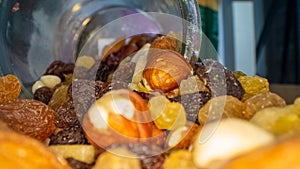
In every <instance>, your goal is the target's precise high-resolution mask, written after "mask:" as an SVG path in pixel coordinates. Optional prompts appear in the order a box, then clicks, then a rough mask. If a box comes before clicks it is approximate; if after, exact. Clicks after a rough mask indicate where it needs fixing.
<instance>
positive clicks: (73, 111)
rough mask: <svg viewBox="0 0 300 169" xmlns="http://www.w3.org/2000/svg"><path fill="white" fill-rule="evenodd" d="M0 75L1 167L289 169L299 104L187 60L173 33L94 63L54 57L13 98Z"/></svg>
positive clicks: (216, 66) (13, 84) (131, 44)
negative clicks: (27, 89)
mask: <svg viewBox="0 0 300 169" xmlns="http://www.w3.org/2000/svg"><path fill="white" fill-rule="evenodd" d="M21 90H22V86H21V83H20V81H19V79H18V78H17V77H16V76H14V75H7V76H4V77H1V78H0V133H1V134H0V147H1V152H0V166H3V167H4V168H41V166H43V168H73V169H90V168H91V169H106V168H110V169H114V168H124V169H127V168H132V169H133V168H134V169H177V168H178V169H190V168H195V169H196V168H224V169H228V168H246V167H249V166H251V167H252V168H276V167H277V168H292V167H293V166H294V167H295V166H297V162H298V161H299V160H300V157H299V155H297V153H296V152H297V150H298V149H300V148H299V147H300V139H299V137H297V136H298V134H299V132H300V118H299V117H300V101H299V99H296V100H295V102H294V104H291V105H287V104H286V102H285V100H284V99H283V98H282V97H280V96H279V95H277V94H276V93H273V92H271V91H270V89H269V83H268V80H267V79H265V78H262V77H259V76H247V75H245V74H243V73H242V72H238V71H231V70H228V69H227V68H226V67H224V66H223V65H222V64H221V63H219V62H218V61H216V60H213V59H204V60H202V61H199V62H196V63H192V62H189V61H187V60H186V59H185V58H184V57H183V56H182V55H181V54H180V42H179V41H178V40H176V39H175V38H174V37H173V36H169V35H166V36H162V35H160V36H158V35H155V36H153V35H138V36H135V37H133V38H131V39H130V40H126V39H125V38H124V37H122V38H120V39H118V40H116V42H114V43H113V44H111V45H108V46H106V48H104V50H103V52H102V57H101V60H99V59H98V57H96V56H95V57H92V56H82V57H79V58H78V59H77V61H76V63H64V62H62V61H54V62H53V63H52V64H51V65H49V67H48V68H47V69H46V71H45V73H44V75H43V76H41V77H40V79H38V80H37V81H36V82H35V83H34V84H33V86H32V93H33V99H21V98H19V95H20V93H21Z"/></svg>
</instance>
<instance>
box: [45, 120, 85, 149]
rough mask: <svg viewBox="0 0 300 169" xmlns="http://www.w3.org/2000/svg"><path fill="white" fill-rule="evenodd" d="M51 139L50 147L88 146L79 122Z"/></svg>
mask: <svg viewBox="0 0 300 169" xmlns="http://www.w3.org/2000/svg"><path fill="white" fill-rule="evenodd" d="M49 139H50V142H49V145H56V144H60V145H62V144H88V141H87V139H86V138H85V135H84V131H83V129H82V127H81V124H80V123H79V121H77V122H76V123H75V124H74V125H73V126H71V127H67V128H64V129H62V130H60V131H59V132H57V133H56V134H53V135H51V136H50V138H49Z"/></svg>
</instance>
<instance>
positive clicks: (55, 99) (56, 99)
mask: <svg viewBox="0 0 300 169" xmlns="http://www.w3.org/2000/svg"><path fill="white" fill-rule="evenodd" d="M68 87H69V86H68V85H62V86H60V87H58V88H57V89H56V90H55V91H54V93H53V95H52V97H51V100H50V101H49V103H48V105H49V107H51V108H52V109H53V110H56V109H57V108H58V107H59V106H60V105H61V104H63V103H64V102H66V101H68V100H69V96H68Z"/></svg>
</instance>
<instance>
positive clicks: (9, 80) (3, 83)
mask: <svg viewBox="0 0 300 169" xmlns="http://www.w3.org/2000/svg"><path fill="white" fill-rule="evenodd" d="M21 90H22V85H21V82H20V80H19V79H18V77H17V76H15V75H11V74H8V75H6V76H3V77H0V104H1V103H6V102H8V101H10V100H14V99H16V98H18V97H19V96H20V93H21Z"/></svg>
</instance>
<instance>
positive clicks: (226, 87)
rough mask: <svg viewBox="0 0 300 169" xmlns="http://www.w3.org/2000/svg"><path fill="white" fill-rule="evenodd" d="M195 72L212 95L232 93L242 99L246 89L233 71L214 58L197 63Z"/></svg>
mask: <svg viewBox="0 0 300 169" xmlns="http://www.w3.org/2000/svg"><path fill="white" fill-rule="evenodd" d="M195 73H196V74H197V76H198V77H199V78H200V79H201V80H202V81H203V82H204V84H205V85H206V86H207V87H208V88H209V89H210V91H211V94H212V96H214V97H215V96H223V95H231V96H234V97H237V98H238V99H241V98H242V96H243V95H244V93H245V91H244V89H243V87H242V85H241V84H240V82H239V81H238V80H237V79H236V78H235V76H234V75H233V73H232V72H231V71H230V70H228V69H226V68H225V67H224V66H223V65H222V64H221V63H219V62H218V61H216V60H213V59H204V60H203V61H202V62H200V63H197V64H196V65H195Z"/></svg>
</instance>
